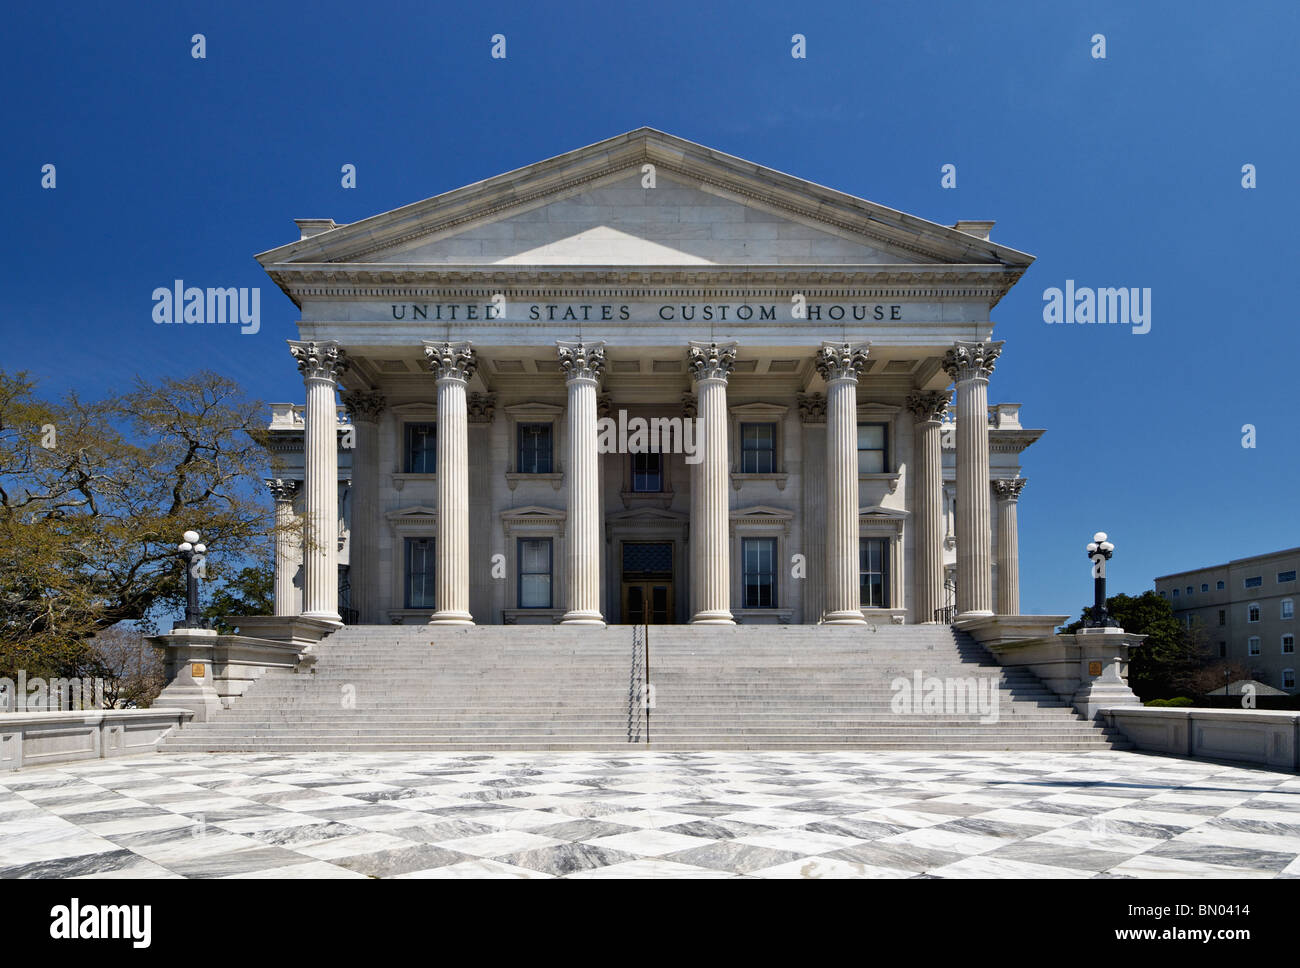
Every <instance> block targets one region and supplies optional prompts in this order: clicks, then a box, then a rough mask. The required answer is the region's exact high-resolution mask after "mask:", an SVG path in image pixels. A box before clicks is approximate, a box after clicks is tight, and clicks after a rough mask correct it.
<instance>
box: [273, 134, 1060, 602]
mask: <svg viewBox="0 0 1300 968" xmlns="http://www.w3.org/2000/svg"><path fill="white" fill-rule="evenodd" d="M647 165H648V166H651V167H652V168H653V170H654V178H653V179H652V183H651V187H647V185H646V183H645V173H644V171H643V169H644V168H645V166H647ZM990 224H991V223H987V222H979V223H957V225H956V226H952V227H948V226H941V225H936V224H934V223H930V222H925V221H924V220H921V219H917V218H914V217H912V216H908V215H904V214H902V213H899V212H896V211H894V210H892V209H888V208H885V207H883V206H880V205H876V204H874V203H871V202H867V201H865V200H862V199H858V198H854V197H852V196H849V195H844V194H842V193H839V192H834V191H831V190H829V189H825V188H821V187H820V186H816V185H812V184H810V183H807V182H803V181H801V180H799V179H796V178H791V177H790V176H787V175H783V174H780V173H778V172H775V171H771V170H768V169H764V168H761V167H759V166H756V165H753V164H751V163H748V162H743V161H741V160H740V159H736V158H732V157H730V156H727V155H724V154H721V153H719V152H716V151H713V150H711V149H707V148H704V147H702V146H699V145H695V144H692V143H690V142H686V141H683V140H681V139H678V138H674V137H672V136H670V135H666V134H663V133H661V132H657V131H652V130H650V129H640V130H638V131H635V132H631V133H629V134H627V135H622V136H619V137H617V138H613V139H610V140H609V141H606V142H602V143H600V144H599V145H593V146H591V147H589V148H584V149H579V150H578V151H574V152H570V153H568V154H566V155H562V156H560V157H558V158H553V159H549V160H547V161H544V162H539V163H537V164H536V165H532V166H529V167H528V168H525V169H522V170H520V171H518V172H512V173H509V174H508V175H502V176H498V177H497V178H494V179H488V180H487V181H485V182H480V183H478V184H476V185H473V186H469V187H468V188H465V189H459V190H457V191H453V192H449V193H447V194H445V195H442V196H437V197H435V198H431V199H428V200H426V201H423V202H417V203H415V204H414V205H410V206H406V207H405V208H403V209H398V210H396V211H394V212H389V213H386V214H383V215H378V216H375V217H373V218H369V219H365V220H363V221H361V222H357V223H354V224H352V225H336V224H335V223H333V222H332V220H328V219H311V220H301V221H300V222H299V226H300V230H301V235H302V237H301V239H299V240H298V241H296V242H293V243H290V244H289V245H286V246H282V247H280V248H278V249H274V250H272V251H270V252H266V253H263V254H262V255H261V256H259V261H260V262H261V263H262V265H263V266H264V268H265V269H266V271H267V272H268V274H269V275H270V276H271V278H272V279H273V280H274V281H275V282H276V283H277V285H279V286H280V287H281V289H283V291H284V292H285V293H286V294H287V295H288V296H289V297H290V298H291V299H292V300H293V301H294V302H295V303H296V304H297V305H298V306H299V307H300V309H301V311H302V314H301V319H300V320H299V324H298V326H299V335H300V339H299V340H296V341H293V342H292V343H291V349H292V352H293V357H294V358H295V359H297V361H298V364H299V367H300V368H301V369H302V372H303V376H304V381H305V393H306V406H305V407H300V406H298V405H292V404H291V405H278V406H277V409H276V411H275V414H276V416H275V419H273V421H272V424H271V435H272V438H273V440H274V441H277V442H278V444H277V447H276V455H277V461H278V463H277V466H276V467H275V468H273V475H274V476H273V477H272V480H274V481H276V482H277V483H276V484H275V485H273V490H274V493H275V495H276V500H277V505H276V507H277V514H278V515H279V516H280V517H279V519H280V520H288V518H287V517H286V515H289V516H291V515H292V514H293V513H294V511H295V510H297V511H298V512H299V513H300V514H303V515H304V518H303V520H304V521H305V523H306V525H307V527H306V529H305V530H306V536H308V537H309V540H308V539H307V538H306V537H305V539H304V541H303V542H301V543H295V542H293V541H282V542H280V543H278V544H277V550H276V563H277V583H276V589H277V612H279V611H280V608H281V602H280V601H279V599H280V597H281V595H283V596H285V597H287V598H289V597H292V598H296V594H294V593H291V592H290V591H289V589H291V588H293V587H294V585H293V582H294V580H295V578H294V576H297V581H298V584H299V585H300V586H301V587H302V589H303V590H302V593H301V599H302V601H301V605H298V604H297V603H296V601H295V602H294V604H293V605H292V608H300V609H301V614H303V615H306V616H309V617H313V618H322V619H326V620H331V621H342V620H343V618H344V617H348V618H349V620H358V621H361V622H366V623H381V624H386V623H389V622H395V623H405V624H411V623H433V624H469V623H477V624H514V623H534V622H545V623H552V622H559V623H564V624H566V625H572V626H575V627H581V626H584V625H595V626H600V625H603V624H606V623H615V624H618V623H627V622H630V621H653V622H661V621H664V622H678V623H684V622H692V623H695V624H698V625H701V626H708V625H730V624H734V623H736V622H740V623H742V624H752V623H756V622H779V623H802V624H814V623H818V622H825V623H828V624H848V625H863V624H865V623H867V622H885V623H891V622H895V623H896V622H906V623H914V622H915V623H920V622H932V621H936V620H938V619H940V618H941V617H943V615H944V614H946V613H945V608H946V606H947V604H948V603H947V602H946V598H945V578H946V576H947V573H948V570H949V569H952V568H953V567H955V587H956V595H957V601H956V608H957V611H958V612H960V613H963V614H970V615H981V614H984V615H987V614H992V613H993V610H994V608H995V607H996V608H997V609H998V610H999V611H1002V610H1003V609H1005V608H1011V607H1015V608H1018V607H1019V602H1018V598H1019V594H1018V579H1017V578H1016V575H1017V574H1018V544H1017V529H1016V517H1015V504H1014V499H1015V497H1017V496H1018V495H1019V493H1020V491H1019V489H1020V487H1021V486H1022V484H1023V479H1022V478H1021V477H1020V465H1019V454H1020V452H1021V451H1023V449H1024V448H1025V447H1026V446H1028V445H1029V444H1031V443H1032V442H1033V440H1035V439H1037V436H1038V435H1039V434H1041V431H1032V430H1026V429H1024V428H1022V427H1021V426H1020V424H1019V413H1018V405H998V406H995V407H993V408H990V407H989V405H988V403H987V399H988V397H987V394H988V387H989V386H990V384H991V383H992V384H993V385H995V384H996V380H992V379H991V377H990V374H991V373H992V370H993V362H994V360H996V359H997V358H998V356H999V354H1000V353H1001V352H1002V346H1003V342H1002V341H1001V340H993V338H992V337H993V326H994V324H993V321H992V318H991V312H992V310H993V308H994V307H995V306H996V305H997V303H998V301H999V300H1000V299H1001V297H1002V296H1003V295H1004V294H1005V293H1006V291H1007V290H1008V289H1009V288H1010V287H1011V286H1012V285H1013V284H1014V283H1015V282H1016V280H1017V279H1019V277H1020V275H1021V274H1022V273H1023V272H1024V270H1025V268H1027V266H1028V265H1029V263H1030V262H1031V261H1032V257H1030V256H1028V255H1025V254H1024V253H1021V252H1017V251H1016V250H1014V249H1010V248H1007V247H1005V246H1001V245H997V244H995V243H993V242H990V241H989V240H988V237H987V235H988V227H989V225H990ZM954 385H955V402H954V401H953V394H954V390H953V389H952V387H954ZM338 393H341V395H342V397H341V398H342V402H343V405H344V406H343V407H342V408H339V407H338V404H337V402H336V394H338ZM954 410H955V414H954V412H953V411H954ZM603 421H608V422H611V423H612V424H613V425H615V426H618V427H622V428H638V427H641V426H644V427H646V428H647V429H648V432H647V433H645V434H638V432H637V431H636V430H635V429H632V430H631V432H625V433H621V434H620V433H615V434H609V433H602V429H603V428H607V427H608V424H604V423H603ZM638 421H639V422H638ZM611 438H612V439H613V440H614V441H617V443H616V444H611V442H610V441H611ZM341 454H342V457H343V461H344V462H346V466H347V468H348V469H347V472H346V476H345V477H342V480H341V482H340V471H339V468H340V466H341V464H340V455H341ZM1016 481H1019V482H1020V483H1014V482H1016ZM299 482H300V483H299ZM1006 482H1012V483H1006ZM995 487H996V488H998V489H999V490H998V495H999V498H998V500H999V503H998V514H997V515H993V514H991V513H990V512H991V507H992V503H993V495H994V489H995ZM1012 490H1014V492H1015V494H1014V496H1010V495H1011V491H1012ZM954 497H955V502H954ZM340 500H341V503H340ZM954 503H955V507H954ZM299 545H301V547H300V546H299ZM994 549H996V562H997V567H996V568H995V567H994ZM300 568H301V575H299V570H300ZM340 589H343V590H344V591H343V592H340ZM344 597H345V598H346V600H341V599H342V598H344ZM285 607H286V608H290V606H289V605H287V604H286V605H285Z"/></svg>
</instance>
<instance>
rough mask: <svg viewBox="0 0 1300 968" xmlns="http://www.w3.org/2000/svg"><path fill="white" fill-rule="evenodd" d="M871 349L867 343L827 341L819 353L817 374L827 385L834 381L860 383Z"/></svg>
mask: <svg viewBox="0 0 1300 968" xmlns="http://www.w3.org/2000/svg"><path fill="white" fill-rule="evenodd" d="M869 349H870V347H869V346H868V345H867V344H865V343H836V342H834V341H833V340H826V341H825V342H823V343H822V348H821V349H820V350H819V351H818V352H817V372H818V373H820V374H821V375H822V379H823V380H825V381H826V382H827V383H830V382H831V381H832V380H852V381H853V382H854V383H857V382H858V375H859V374H860V373H861V372H862V371H863V369H864V368H865V367H866V365H867V353H868V351H869Z"/></svg>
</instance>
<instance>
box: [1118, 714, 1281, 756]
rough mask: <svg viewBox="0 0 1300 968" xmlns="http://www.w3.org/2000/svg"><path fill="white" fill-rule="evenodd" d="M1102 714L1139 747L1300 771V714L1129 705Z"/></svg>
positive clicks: (1158, 751) (1156, 751) (1157, 751)
mask: <svg viewBox="0 0 1300 968" xmlns="http://www.w3.org/2000/svg"><path fill="white" fill-rule="evenodd" d="M1100 715H1101V716H1102V718H1103V719H1105V721H1106V723H1107V724H1108V725H1110V726H1113V727H1115V728H1116V729H1118V730H1119V731H1120V732H1122V733H1123V734H1124V735H1125V736H1127V737H1128V739H1129V740H1130V741H1131V742H1132V743H1133V744H1134V745H1135V746H1137V748H1138V749H1140V750H1148V751H1150V752H1152V753H1172V754H1173V755H1175V756H1191V757H1196V758H1201V759H1211V760H1233V761H1237V762H1241V763H1256V764H1259V765H1260V766H1270V767H1274V768H1277V769H1282V770H1292V771H1295V772H1300V713H1293V712H1279V711H1274V710H1264V709H1205V708H1196V707H1191V706H1183V707H1179V708H1167V707H1152V706H1124V707H1119V708H1114V709H1103V710H1102V711H1101V714H1100Z"/></svg>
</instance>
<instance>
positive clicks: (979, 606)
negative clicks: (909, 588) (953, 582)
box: [943, 340, 1003, 617]
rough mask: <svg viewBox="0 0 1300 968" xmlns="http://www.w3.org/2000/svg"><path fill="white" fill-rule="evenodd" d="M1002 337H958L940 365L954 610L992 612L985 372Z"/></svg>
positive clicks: (987, 397) (989, 368)
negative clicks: (951, 496) (953, 441)
mask: <svg viewBox="0 0 1300 968" xmlns="http://www.w3.org/2000/svg"><path fill="white" fill-rule="evenodd" d="M1002 345H1003V344H1002V341H1000V340H999V341H998V342H992V343H980V342H967V341H965V340H958V341H957V342H956V343H954V344H953V348H952V349H950V350H949V351H948V353H947V355H946V356H945V357H944V361H943V366H944V369H945V370H947V372H948V376H949V377H950V378H951V379H952V381H953V382H954V383H956V384H957V614H958V617H961V616H962V615H972V616H973V615H992V614H993V566H992V560H991V553H990V552H991V548H992V543H993V538H992V522H991V521H990V519H989V418H988V410H989V406H988V400H989V396H988V390H989V374H990V373H992V372H993V361H994V360H996V359H997V358H998V354H999V353H1001V352H1002Z"/></svg>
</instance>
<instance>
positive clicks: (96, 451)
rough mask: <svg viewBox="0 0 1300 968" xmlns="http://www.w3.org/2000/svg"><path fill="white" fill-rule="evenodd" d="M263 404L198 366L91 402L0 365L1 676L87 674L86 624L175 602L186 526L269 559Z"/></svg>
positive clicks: (235, 550)
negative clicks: (54, 393)
mask: <svg viewBox="0 0 1300 968" xmlns="http://www.w3.org/2000/svg"><path fill="white" fill-rule="evenodd" d="M264 409H265V408H264V406H263V404H262V403H260V402H259V401H255V400H249V399H246V398H245V397H244V395H243V393H242V391H241V390H240V388H239V387H238V385H237V384H235V383H234V382H232V381H230V380H228V379H226V378H225V377H222V376H220V375H218V374H215V373H212V372H208V371H203V372H200V373H197V374H195V375H193V376H190V377H187V378H184V379H171V378H163V379H162V380H159V381H157V382H156V383H149V382H147V381H145V380H143V379H141V378H139V377H137V378H136V380H135V381H134V384H133V385H132V386H131V387H129V388H128V389H127V390H125V391H124V392H120V393H116V394H113V395H110V396H108V397H106V398H105V399H103V400H99V401H94V402H87V401H85V400H82V399H81V398H80V397H79V396H78V395H77V394H76V393H69V394H67V395H66V396H65V397H64V398H62V399H61V400H57V401H56V400H47V399H42V398H40V397H39V396H38V395H37V393H36V385H35V383H34V381H32V380H31V379H30V378H29V377H28V376H27V375H26V374H23V373H18V374H16V375H9V374H7V373H5V372H4V371H2V370H0V675H5V674H10V672H11V671H12V670H17V669H18V668H25V669H26V670H27V672H28V674H29V675H80V674H82V673H83V671H84V672H85V673H86V674H89V672H90V671H91V670H93V668H94V666H95V664H96V661H97V659H96V656H95V654H94V650H93V648H92V647H91V646H90V644H89V640H90V639H91V637H92V636H93V635H94V634H95V633H96V632H99V631H101V630H104V629H108V628H110V627H112V626H114V625H116V624H117V623H119V622H123V621H135V622H142V623H143V624H144V625H145V627H149V625H150V623H151V622H152V620H153V617H154V616H155V615H157V614H158V613H159V612H162V611H164V610H172V611H175V610H177V609H179V608H180V607H183V603H184V599H185V579H184V574H183V570H182V567H181V565H180V563H179V562H178V561H177V559H176V554H175V546H176V543H177V541H178V540H179V536H180V535H181V534H182V533H183V532H184V531H186V530H187V529H191V528H192V529H195V530H197V531H200V532H201V533H202V535H203V540H204V542H205V543H206V544H207V545H208V547H209V548H211V549H213V551H214V552H218V553H219V554H218V555H217V557H218V559H219V560H224V561H229V560H231V559H234V558H243V557H245V556H247V555H254V556H259V555H260V556H265V549H266V544H267V541H268V539H269V537H270V536H271V534H272V532H273V529H274V526H273V524H272V516H271V515H270V513H269V510H268V508H267V507H266V502H265V497H264V496H263V495H262V494H261V489H260V485H259V478H260V471H261V469H262V465H263V464H264V463H265V462H266V459H267V452H266V450H265V445H264V441H265V439H266V434H265V430H264V428H263V424H262V420H263V416H262V415H263V413H264ZM225 567H226V568H228V569H229V568H231V566H229V565H227V566H225ZM207 568H208V574H209V576H210V577H212V578H217V579H219V578H220V577H221V573H222V570H223V569H222V567H221V566H220V565H219V564H214V563H213V562H212V561H209V562H208V565H207Z"/></svg>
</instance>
